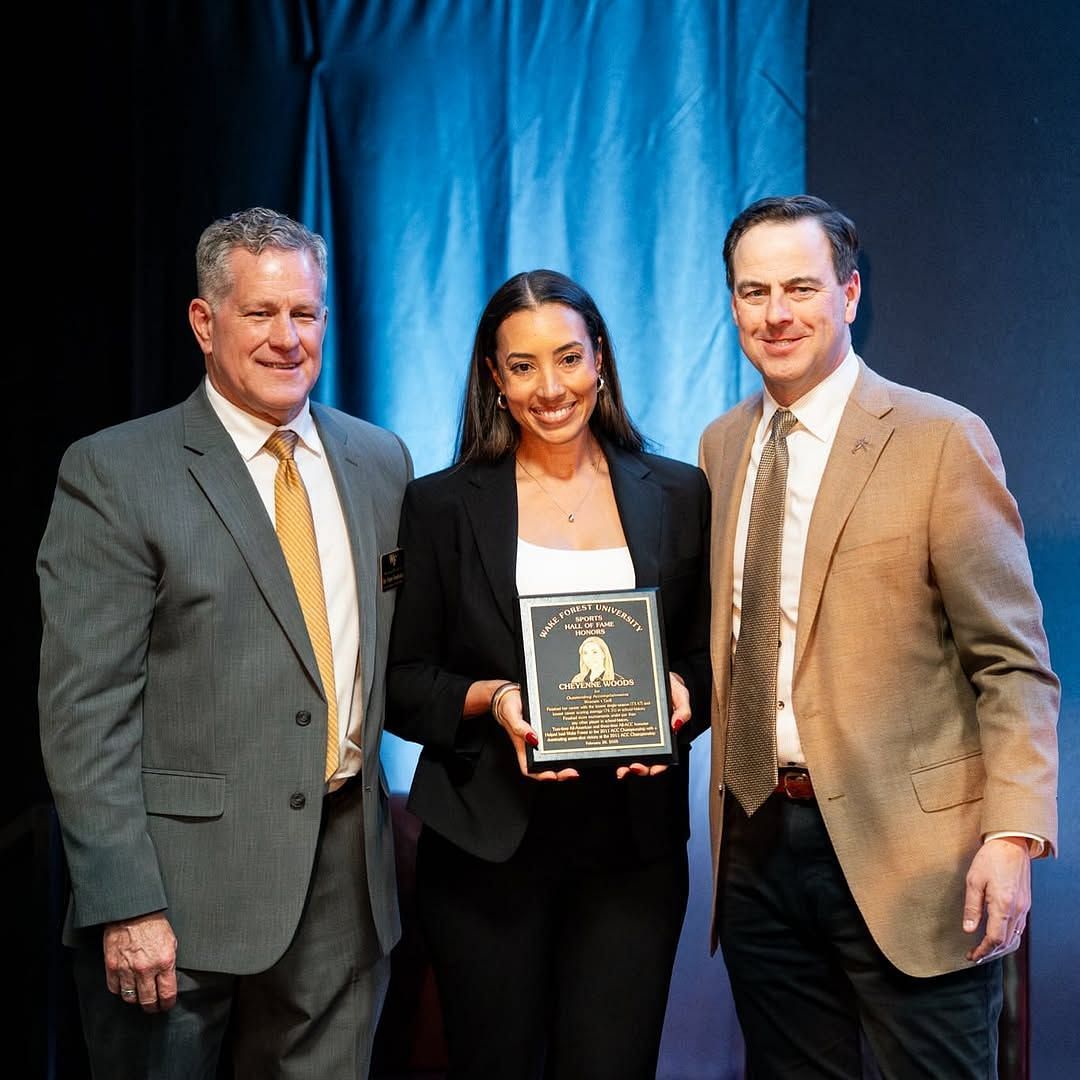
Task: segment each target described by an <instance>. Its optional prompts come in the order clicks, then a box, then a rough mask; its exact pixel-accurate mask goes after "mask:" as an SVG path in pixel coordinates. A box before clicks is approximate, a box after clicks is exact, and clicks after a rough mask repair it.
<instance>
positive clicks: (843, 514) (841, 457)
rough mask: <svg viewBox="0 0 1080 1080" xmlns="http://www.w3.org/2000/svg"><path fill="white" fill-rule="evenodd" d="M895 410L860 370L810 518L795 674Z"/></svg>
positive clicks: (881, 385) (875, 380)
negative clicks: (843, 532) (847, 527)
mask: <svg viewBox="0 0 1080 1080" xmlns="http://www.w3.org/2000/svg"><path fill="white" fill-rule="evenodd" d="M861 364H862V362H861V361H860V365H861ZM891 409H892V402H891V400H890V398H889V391H888V388H887V386H886V384H885V381H884V380H883V379H881V378H880V377H879V376H877V375H875V374H874V373H873V372H872V371H870V370H869V368H867V367H866V366H865V365H862V370H861V371H860V373H859V379H858V381H857V382H856V383H855V387H854V389H853V390H852V392H851V397H850V398H849V399H848V403H847V405H846V407H845V408H844V412H843V415H842V416H841V418H840V426H839V427H838V428H837V429H836V438H835V439H834V440H833V446H832V450H831V451H830V453H829V460H828V462H827V463H826V465H825V473H824V475H823V476H822V478H821V486H820V487H819V488H818V493H817V499H816V500H815V502H814V512H813V514H812V516H811V518H810V528H809V531H808V533H807V538H806V554H805V556H804V559H803V569H802V585H801V588H800V592H799V617H798V625H797V629H796V633H795V673H796V675H797V674H798V671H799V665H800V664H801V663H802V658H803V654H804V653H805V651H806V643H807V641H808V640H809V637H810V631H811V630H812V629H813V625H814V620H815V618H816V617H817V612H818V606H819V604H820V602H821V593H822V590H823V589H824V587H825V578H826V576H827V574H828V571H829V566H830V564H831V562H832V556H833V551H834V550H835V548H836V544H837V541H838V539H839V537H840V533H841V530H842V529H843V527H844V523H845V522H846V521H847V519H848V517H849V515H850V514H851V511H852V508H853V507H854V506H855V503H856V502H857V501H858V498H859V495H860V494H861V493H862V490H863V488H864V487H865V486H866V481H867V480H868V479H869V478H870V474H871V473H872V472H873V471H874V467H875V466H876V465H877V462H878V458H879V457H880V456H881V452H882V450H884V449H885V444H886V443H887V442H888V441H889V438H890V436H891V435H892V432H893V424H891V423H890V422H889V421H888V420H887V419H883V417H885V416H886V414H887V413H889V412H890V410H891Z"/></svg>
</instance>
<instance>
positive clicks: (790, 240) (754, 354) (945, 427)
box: [700, 196, 1059, 1080]
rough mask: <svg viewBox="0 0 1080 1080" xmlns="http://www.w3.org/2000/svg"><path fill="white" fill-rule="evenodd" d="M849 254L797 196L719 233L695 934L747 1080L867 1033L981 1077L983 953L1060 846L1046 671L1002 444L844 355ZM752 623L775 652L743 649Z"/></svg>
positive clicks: (843, 1072) (990, 962) (1053, 694)
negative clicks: (726, 311) (774, 485)
mask: <svg viewBox="0 0 1080 1080" xmlns="http://www.w3.org/2000/svg"><path fill="white" fill-rule="evenodd" d="M857 257H858V239H857V235H856V232H855V227H854V225H853V224H852V223H851V222H850V221H849V220H848V219H847V218H846V217H844V215H842V214H840V213H839V212H838V211H836V210H835V209H834V208H832V207H831V206H829V205H828V204H827V203H825V202H823V201H822V200H820V199H816V198H813V197H810V196H796V197H787V198H770V199H763V200H760V201H759V202H756V203H754V204H753V205H752V206H750V207H748V208H747V209H746V210H744V211H743V212H742V213H741V214H740V215H739V216H738V217H737V218H736V219H735V221H734V223H733V224H732V226H731V228H730V230H729V232H728V235H727V239H726V241H725V244H724V258H725V263H726V267H727V275H728V285H729V287H730V288H731V290H732V311H733V313H734V317H735V322H736V324H737V326H738V330H739V340H740V344H741V346H742V348H743V351H744V352H745V353H746V355H747V357H748V358H749V360H750V362H751V363H752V364H753V365H754V366H755V367H756V368H757V369H758V370H759V371H760V372H761V375H762V378H763V382H764V393H762V394H757V395H755V396H754V397H752V398H749V399H747V400H746V401H743V402H741V403H740V404H739V405H737V406H735V407H734V408H733V409H731V410H730V411H729V412H727V413H726V414H725V415H723V416H721V417H720V418H719V419H717V420H715V421H714V422H713V423H712V424H710V425H709V427H708V428H707V429H706V431H705V433H704V435H703V436H702V439H701V447H700V457H701V465H702V468H703V469H704V470H705V472H706V474H707V475H708V478H709V482H710V485H711V488H712V498H713V518H712V603H713V613H712V660H713V670H714V691H715V692H714V701H713V752H712V753H713V763H712V768H713V783H712V784H711V805H710V818H711V825H712V845H713V866H714V882H715V890H716V897H715V898H716V906H715V918H714V925H713V948H714V949H715V947H716V944H717V942H719V944H720V945H721V946H722V948H723V953H724V958H725V962H726V965H727V968H728V973H729V975H730V978H731V984H732V990H733V993H734V998H735V1005H736V1009H737V1011H738V1015H739V1019H740V1023H741V1025H742V1028H743V1032H744V1034H745V1036H746V1042H747V1049H748V1056H749V1062H750V1066H751V1069H752V1071H753V1075H754V1077H755V1080H758V1078H760V1077H771V1076H775V1077H791V1076H796V1075H797V1076H800V1077H807V1076H830V1077H859V1076H861V1075H862V1062H861V1059H860V1043H861V1041H864V1042H865V1043H866V1044H868V1045H869V1046H870V1048H871V1049H872V1052H873V1055H874V1057H875V1058H876V1061H877V1065H878V1067H879V1068H880V1069H881V1070H882V1071H883V1072H884V1073H885V1075H886V1076H897V1077H899V1076H948V1077H950V1078H959V1077H972V1078H974V1077H988V1076H993V1075H995V1074H996V1073H995V1070H996V1052H997V1045H996V1030H997V1019H998V1015H999V1012H1000V1007H1001V959H1000V958H1001V957H1002V956H1003V955H1005V954H1006V953H1007V952H1009V951H1011V950H1013V949H1014V948H1016V947H1017V946H1018V945H1019V943H1020V940H1021V935H1022V934H1023V931H1024V927H1025V924H1026V921H1027V914H1028V910H1029V908H1030V904H1031V889H1030V860H1031V858H1032V857H1037V856H1040V855H1048V854H1051V853H1053V852H1054V850H1055V847H1056V843H1057V835H1056V834H1057V819H1056V798H1055V792H1056V780H1057V751H1056V737H1055V728H1056V721H1057V711H1058V699H1059V685H1058V681H1057V679H1056V677H1055V676H1054V674H1053V672H1052V671H1051V669H1050V662H1049V655H1048V650H1047V643H1046V638H1045V635H1044V633H1043V629H1042V624H1041V619H1042V609H1041V605H1040V603H1039V599H1038V597H1037V595H1036V593H1035V589H1034V586H1033V583H1032V576H1031V570H1030V565H1029V561H1028V557H1027V552H1026V548H1025V545H1024V538H1023V528H1022V525H1021V522H1020V517H1019V514H1018V512H1017V507H1016V503H1015V501H1014V500H1013V498H1012V496H1011V495H1010V494H1009V492H1008V490H1007V489H1006V487H1005V478H1004V470H1003V467H1002V463H1001V458H1000V456H999V453H998V449H997V447H996V445H995V443H994V441H993V439H992V437H991V435H990V433H989V431H988V430H987V428H986V426H985V425H984V424H983V422H982V421H981V420H980V419H979V418H978V417H976V416H974V415H973V414H972V413H970V412H968V411H967V410H965V409H963V408H962V407H960V406H958V405H955V404H952V403H951V402H948V401H944V400H942V399H941V398H936V397H932V396H930V395H929V394H925V393H921V392H919V391H917V390H913V389H910V388H908V387H903V386H899V385H897V384H895V383H891V382H888V381H887V380H885V379H883V378H881V377H880V376H879V375H877V374H875V373H874V372H873V371H871V370H870V369H869V368H868V367H866V365H865V364H864V363H863V362H862V360H861V359H859V358H858V357H857V356H856V355H855V354H854V352H853V351H852V349H851V336H850V324H851V323H852V321H853V320H854V318H855V313H856V308H857V306H858V301H859V294H860V280H859V273H858V270H857V269H856V265H857ZM785 410H786V411H787V413H790V414H793V415H792V416H786V414H785ZM774 417H775V419H776V423H775V424H774ZM781 421H783V422H781ZM774 428H775V429H777V430H775V431H774ZM785 431H786V432H787V433H786V436H785V435H784V432H785ZM763 454H764V455H765V458H764V463H762V464H761V472H762V473H765V472H768V473H769V474H770V475H771V474H773V473H774V472H775V471H776V469H777V467H778V465H777V463H779V462H781V461H782V460H783V462H784V466H783V467H784V469H786V475H785V473H784V472H781V473H779V476H780V481H779V483H780V488H779V494H778V496H777V497H776V498H774V500H773V501H774V503H775V504H776V513H775V524H774V526H772V527H771V528H772V530H773V535H775V536H776V537H777V539H776V541H775V543H774V544H772V547H773V548H775V549H776V552H777V555H778V558H779V568H778V569H773V568H774V567H775V559H774V560H773V561H772V562H771V563H770V562H768V559H767V558H766V556H765V555H763V552H768V551H769V550H771V549H770V542H769V541H768V540H767V539H766V540H763V539H762V537H768V536H769V535H770V533H769V529H770V526H768V524H767V522H768V520H769V518H768V514H767V511H766V510H765V509H762V510H760V511H759V510H758V502H759V499H760V500H761V502H762V506H763V507H764V506H765V505H766V500H767V498H768V496H767V494H766V493H765V492H764V488H765V481H764V480H760V486H761V487H762V489H763V490H762V491H761V492H758V493H755V484H756V482H759V479H760V478H759V475H758V474H759V462H762V459H763ZM748 536H749V537H750V542H749V544H748V539H747V538H748ZM763 560H764V561H765V562H766V563H767V566H766V570H765V572H764V573H763V572H762V569H761V564H762V562H763ZM762 612H764V614H762ZM744 626H745V627H747V628H750V629H747V633H746V635H745V639H746V641H748V642H750V641H755V640H756V641H758V642H760V643H761V647H759V646H757V645H755V650H756V653H757V654H760V653H761V652H762V651H764V652H765V656H764V657H763V658H762V657H761V656H760V655H755V652H752V651H751V649H749V648H748V649H747V650H746V651H745V653H744V656H743V657H742V658H741V659H742V661H743V663H742V666H741V669H740V664H739V662H738V661H736V659H735V657H736V656H737V653H738V648H737V646H738V642H739V639H740V629H741V628H742V627H744ZM753 627H758V628H759V629H760V628H762V627H763V628H764V633H763V634H762V636H761V637H760V638H758V639H755V638H754V637H753V634H754V632H755V631H754V630H753V629H752V628H753ZM774 630H776V631H777V633H775V634H774V633H773V631H774ZM766 644H767V647H765V645H766ZM777 645H778V648H776V646H777ZM774 648H776V652H775V653H774V652H773V651H772V650H773V649H774ZM755 664H756V667H755ZM755 702H758V703H760V705H761V708H759V709H757V710H756V711H755V708H754V704H755ZM758 716H759V717H760V719H761V723H760V725H758V728H757V729H755V728H754V723H753V720H754V718H755V717H758ZM758 747H760V748H761V749H760V753H758V754H757V755H756V756H755V751H756V749H757V748H758ZM755 791H758V792H760V794H759V795H755V794H753V792H755ZM860 1029H861V1031H862V1033H863V1035H864V1036H865V1040H861V1039H860Z"/></svg>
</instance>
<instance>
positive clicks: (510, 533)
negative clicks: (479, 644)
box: [464, 454, 518, 634]
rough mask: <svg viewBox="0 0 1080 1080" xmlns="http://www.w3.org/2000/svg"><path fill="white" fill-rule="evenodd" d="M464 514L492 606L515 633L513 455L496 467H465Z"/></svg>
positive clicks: (514, 485)
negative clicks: (491, 596) (489, 592)
mask: <svg viewBox="0 0 1080 1080" xmlns="http://www.w3.org/2000/svg"><path fill="white" fill-rule="evenodd" d="M465 468H466V469H467V470H468V472H467V476H466V478H465V491H464V502H465V512H466V514H467V515H468V518H469V523H470V525H471V526H472V532H473V539H474V540H475V542H476V549H477V551H478V552H479V553H480V562H481V564H482V565H483V568H484V574H485V575H486V577H487V579H488V582H489V583H490V585H491V591H492V593H493V594H494V597H495V604H496V606H497V608H498V610H499V614H500V615H501V616H502V618H503V620H504V621H505V623H506V629H507V630H508V631H509V632H510V633H511V634H513V633H514V632H515V630H514V627H515V626H516V618H515V612H514V601H515V599H516V597H517V539H518V514H517V485H516V484H515V482H514V455H513V454H509V455H507V457H506V458H505V459H504V460H503V461H500V462H499V463H498V464H496V465H472V466H465Z"/></svg>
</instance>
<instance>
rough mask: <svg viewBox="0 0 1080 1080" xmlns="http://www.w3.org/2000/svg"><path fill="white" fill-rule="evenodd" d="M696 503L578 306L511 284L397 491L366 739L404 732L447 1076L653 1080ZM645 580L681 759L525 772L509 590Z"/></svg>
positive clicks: (682, 467) (693, 670)
mask: <svg viewBox="0 0 1080 1080" xmlns="http://www.w3.org/2000/svg"><path fill="white" fill-rule="evenodd" d="M707 533H708V492H707V487H706V483H705V478H704V475H703V474H702V473H701V472H700V470H698V469H697V468H695V467H693V466H690V465H687V464H685V463H682V462H677V461H673V460H671V459H668V458H663V457H658V456H656V455H653V454H649V453H645V452H644V440H643V439H642V437H641V435H640V434H639V432H638V431H637V429H636V428H635V427H634V425H633V423H632V422H631V420H630V418H629V417H628V416H627V413H626V410H625V408H624V406H623V402H622V394H621V390H620V387H619V378H618V372H617V370H616V367H615V354H614V350H613V348H612V345H611V339H610V336H609V334H608V332H607V328H606V326H605V325H604V321H603V319H602V318H601V316H600V313H599V311H597V309H596V305H595V304H594V303H593V301H592V299H591V297H590V296H589V295H588V294H587V293H586V292H585V291H584V290H583V289H582V288H581V287H580V286H578V285H576V284H575V283H574V282H573V281H571V280H570V279H568V278H566V277H564V276H563V275H561V274H557V273H555V272H553V271H550V270H537V271H532V272H530V273H526V274H519V275H517V276H516V277H514V278H511V279H510V280H509V281H508V282H506V283H505V284H504V285H503V286H502V287H501V288H500V289H499V290H498V291H497V292H496V293H495V294H494V295H493V296H492V298H491V300H490V301H489V302H488V305H487V307H486V308H485V310H484V313H483V315H482V316H481V318H480V322H479V325H478V328H477V333H476V338H475V341H474V344H473V353H472V362H471V369H470V373H469V378H468V387H467V392H466V400H465V405H464V412H463V416H462V421H461V439H460V446H459V450H458V456H457V462H456V464H455V465H454V466H453V467H452V468H450V469H447V470H444V471H443V472H439V473H435V474H432V475H430V476H425V477H422V478H420V479H417V480H415V481H414V482H413V483H412V484H410V485H409V487H408V488H407V490H406V494H405V503H404V506H403V510H402V521H401V537H400V544H401V547H402V548H403V549H404V557H405V581H404V584H403V585H402V587H401V589H400V592H399V595H398V599H397V608H396V613H395V618H394V627H393V632H392V637H391V646H390V668H389V672H388V697H389V701H388V719H387V724H386V726H387V729H388V730H390V731H393V732H394V733H395V734H397V735H399V736H401V737H403V738H406V739H410V740H412V741H414V742H417V743H420V744H421V746H422V747H423V750H422V752H421V754H420V759H419V762H418V764H417V769H416V775H415V777H414V780H413V785H412V790H411V793H410V797H409V807H410V809H411V810H412V811H413V812H414V813H415V814H416V815H417V816H418V817H419V818H420V819H421V820H422V822H423V829H422V831H421V835H420V840H419V846H418V851H417V902H418V906H419V910H420V918H421V923H422V925H423V928H424V933H425V937H426V939H427V942H428V946H429V948H430V952H431V956H432V963H433V967H434V971H435V976H436V981H437V983H438V987H439V994H440V1000H441V1005H442V1011H443V1019H444V1024H445V1030H446V1036H447V1043H448V1047H449V1056H450V1076H451V1077H476V1078H483V1080H488V1078H490V1077H499V1078H506V1080H510V1078H515V1077H521V1078H523V1080H524V1078H533V1077H538V1076H540V1075H544V1076H547V1077H588V1078H590V1080H598V1078H604V1077H612V1078H615V1077H618V1078H619V1080H627V1078H632V1077H642V1078H645V1077H653V1076H654V1075H655V1072H656V1062H657V1056H658V1052H659V1045H660V1035H661V1031H662V1028H663V1021H664V1010H665V1006H666V1002H667V994H668V987H669V984H670V980H671V971H672V965H673V963H674V959H675V949H676V946H677V944H678V939H679V933H680V930H681V928H682V921H683V917H684V915H685V912H686V900H687V889H688V884H687V883H688V871H687V857H686V840H687V837H688V836H689V815H688V809H687V771H688V766H689V749H690V740H691V738H693V737H694V735H696V734H697V733H698V732H699V731H702V730H704V729H705V727H706V726H707V725H708V715H709V709H708V693H709V690H708V687H709V672H708V653H707V643H708V617H709V601H708V571H707V557H708V536H707ZM645 586H658V587H659V590H660V598H661V605H660V607H661V611H662V615H663V624H664V633H665V638H666V642H667V656H668V662H669V665H670V674H669V680H670V697H671V702H672V717H671V721H672V728H673V729H674V730H675V731H676V732H677V736H676V741H677V743H678V748H679V763H678V764H677V765H672V766H670V767H665V766H663V765H647V764H644V763H633V764H624V765H620V766H619V767H618V768H616V767H614V766H613V765H611V764H610V763H609V764H607V765H604V766H597V767H593V768H589V769H582V770H580V775H579V773H578V771H576V770H574V769H562V770H559V771H554V770H547V771H542V772H539V773H536V774H532V775H530V774H529V773H528V769H527V760H526V750H525V745H526V742H530V743H533V744H534V745H535V739H536V736H535V733H534V732H533V731H532V729H531V728H530V727H529V725H528V724H527V723H526V721H525V720H524V718H523V715H522V704H521V695H520V688H519V685H518V684H519V683H520V682H521V671H520V668H519V651H520V650H519V648H518V645H517V644H516V642H517V640H518V634H517V631H516V629H515V627H516V625H517V624H516V618H515V609H516V605H517V597H518V596H519V595H528V594H534V595H535V594H550V593H558V592H578V591H602V590H609V589H622V588H634V587H645Z"/></svg>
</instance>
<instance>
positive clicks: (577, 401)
mask: <svg viewBox="0 0 1080 1080" xmlns="http://www.w3.org/2000/svg"><path fill="white" fill-rule="evenodd" d="M601 365H602V357H601V355H600V350H599V349H597V350H594V349H593V345H592V342H591V341H590V340H589V334H588V331H587V329H586V327H585V320H584V319H582V317H581V316H580V315H579V314H578V313H577V312H576V311H575V310H574V309H573V308H571V307H567V306H566V305H565V304H541V305H540V306H539V307H538V308H525V309H523V310H521V311H515V312H514V313H513V314H512V315H509V316H507V317H506V318H505V319H504V320H503V321H502V323H501V324H500V326H499V329H498V331H497V332H496V334H495V357H494V358H490V357H489V358H488V368H489V370H490V371H491V377H492V378H493V379H494V380H495V383H496V385H497V386H498V387H499V389H500V390H501V391H502V393H504V394H505V395H506V406H507V408H508V409H509V410H510V415H511V416H512V417H513V418H514V420H515V421H517V424H518V427H519V428H520V429H521V444H522V446H523V447H526V448H528V447H529V446H530V444H531V445H532V446H534V447H536V446H538V445H539V444H546V445H548V446H550V445H556V444H568V443H572V442H574V441H575V440H577V439H581V438H584V437H585V436H586V434H587V432H588V426H589V417H590V416H591V415H592V411H593V409H594V408H595V407H596V395H597V378H598V377H599V375H600V370H601Z"/></svg>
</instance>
